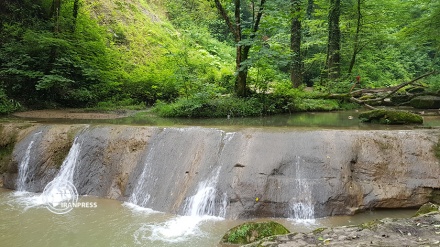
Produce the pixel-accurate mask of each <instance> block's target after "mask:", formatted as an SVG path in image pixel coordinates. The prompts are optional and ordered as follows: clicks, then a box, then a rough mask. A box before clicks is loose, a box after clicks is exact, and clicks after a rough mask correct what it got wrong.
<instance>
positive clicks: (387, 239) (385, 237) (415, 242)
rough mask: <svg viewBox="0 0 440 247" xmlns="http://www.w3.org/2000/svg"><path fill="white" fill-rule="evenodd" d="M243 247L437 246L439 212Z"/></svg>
mask: <svg viewBox="0 0 440 247" xmlns="http://www.w3.org/2000/svg"><path fill="white" fill-rule="evenodd" d="M245 246H247V247H256V246H266V247H306V246H341V247H354V246H359V247H360V246H382V247H385V246H388V247H391V246H393V247H394V246H395V247H403V246H432V247H434V246H440V213H439V212H438V211H437V212H431V213H428V214H424V215H420V216H417V217H413V218H408V219H390V218H387V219H383V220H376V221H372V222H368V223H364V224H362V225H359V226H344V227H335V228H328V229H325V228H321V229H317V230H315V231H313V232H311V233H291V234H288V235H282V236H276V237H270V238H266V239H264V240H261V241H258V242H255V243H252V244H249V245H245Z"/></svg>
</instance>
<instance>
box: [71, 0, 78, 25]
mask: <svg viewBox="0 0 440 247" xmlns="http://www.w3.org/2000/svg"><path fill="white" fill-rule="evenodd" d="M78 11H79V0H74V2H73V11H72V16H73V26H72V31H73V32H75V29H76V19H77V18H78Z"/></svg>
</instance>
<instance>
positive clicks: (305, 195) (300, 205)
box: [289, 156, 314, 221]
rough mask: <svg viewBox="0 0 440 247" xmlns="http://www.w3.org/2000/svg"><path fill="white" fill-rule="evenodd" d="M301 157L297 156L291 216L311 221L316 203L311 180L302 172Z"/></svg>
mask: <svg viewBox="0 0 440 247" xmlns="http://www.w3.org/2000/svg"><path fill="white" fill-rule="evenodd" d="M300 164H301V158H300V157H299V156H296V161H295V166H296V175H295V188H294V189H295V193H294V195H295V196H294V197H293V198H292V199H291V200H290V203H289V204H290V212H289V218H293V219H295V220H306V221H310V220H313V219H314V205H313V201H312V191H311V189H310V181H309V180H308V179H307V178H303V175H302V174H301V167H300Z"/></svg>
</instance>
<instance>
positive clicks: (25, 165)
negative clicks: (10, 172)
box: [17, 131, 41, 192]
mask: <svg viewBox="0 0 440 247" xmlns="http://www.w3.org/2000/svg"><path fill="white" fill-rule="evenodd" d="M39 134H41V131H40V132H37V133H35V134H33V136H32V140H31V141H30V142H29V145H28V147H27V149H26V152H25V154H24V157H23V159H22V160H21V162H20V164H19V166H18V177H17V191H21V192H24V191H26V189H27V187H26V180H27V179H28V178H29V161H30V158H31V151H32V147H33V145H34V142H35V138H36V137H37V136H38V135H39Z"/></svg>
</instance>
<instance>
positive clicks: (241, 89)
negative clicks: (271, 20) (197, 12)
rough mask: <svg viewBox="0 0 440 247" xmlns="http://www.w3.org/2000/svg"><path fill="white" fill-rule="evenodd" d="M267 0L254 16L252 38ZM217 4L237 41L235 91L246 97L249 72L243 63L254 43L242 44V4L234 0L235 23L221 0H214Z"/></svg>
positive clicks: (261, 2)
mask: <svg viewBox="0 0 440 247" xmlns="http://www.w3.org/2000/svg"><path fill="white" fill-rule="evenodd" d="M265 2H266V0H261V1H260V6H259V9H258V13H257V16H256V17H255V16H254V19H253V20H254V23H253V26H252V30H251V35H250V37H249V38H250V39H251V40H252V39H254V38H255V35H256V32H257V31H258V28H259V25H260V21H261V18H262V16H263V7H264V3H265ZM214 3H215V6H216V8H217V10H218V11H219V13H220V15H221V16H222V18H223V19H224V20H225V22H226V25H228V27H229V31H230V32H231V33H232V34H233V35H234V40H235V43H236V57H235V67H236V73H237V77H236V79H235V93H236V94H237V96H239V97H246V94H247V87H246V86H247V74H248V69H249V68H248V65H243V64H242V63H243V62H244V61H246V60H247V58H248V57H249V51H250V49H251V47H252V45H242V44H240V42H241V41H242V39H243V37H242V30H241V29H242V27H241V4H240V0H234V23H232V21H231V18H229V16H228V14H227V12H226V10H225V9H224V8H223V5H222V4H221V2H220V0H214Z"/></svg>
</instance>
